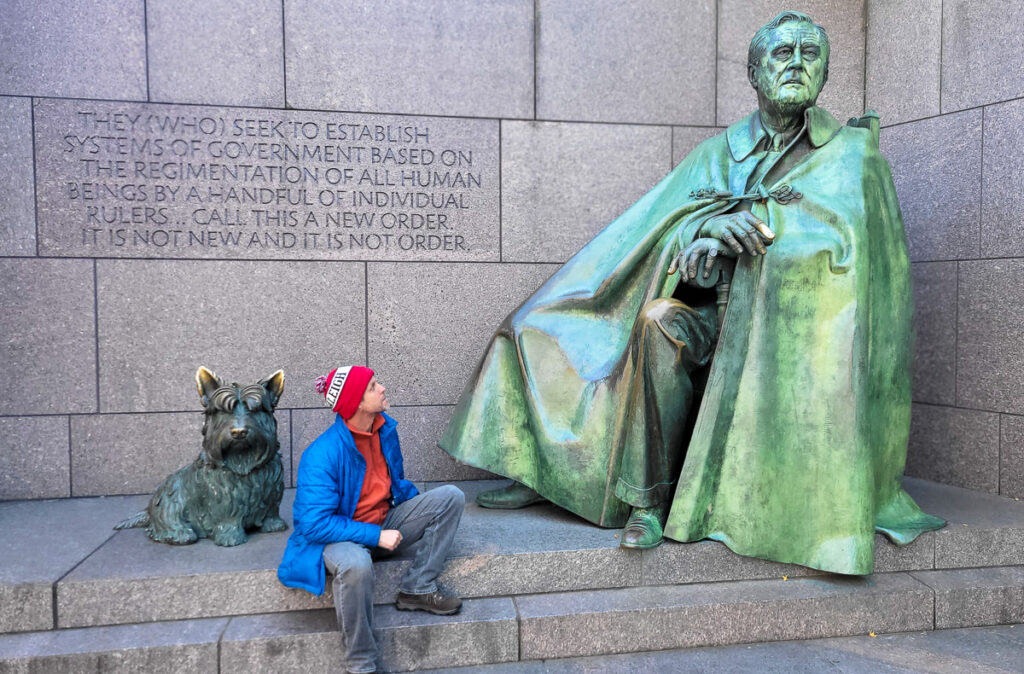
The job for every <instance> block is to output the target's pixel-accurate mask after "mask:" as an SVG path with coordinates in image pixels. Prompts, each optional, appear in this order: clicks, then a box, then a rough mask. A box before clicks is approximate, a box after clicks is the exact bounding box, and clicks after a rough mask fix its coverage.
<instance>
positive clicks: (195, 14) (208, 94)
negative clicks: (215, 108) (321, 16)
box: [146, 0, 284, 107]
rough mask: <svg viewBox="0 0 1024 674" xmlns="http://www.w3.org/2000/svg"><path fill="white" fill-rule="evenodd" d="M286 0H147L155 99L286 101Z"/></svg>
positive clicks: (281, 104)
mask: <svg viewBox="0 0 1024 674" xmlns="http://www.w3.org/2000/svg"><path fill="white" fill-rule="evenodd" d="M282 11H283V4H282V3H281V2H279V0H228V1H227V2H213V3H211V2H203V0H147V3H146V21H147V24H148V33H147V35H148V39H149V91H150V98H151V100H154V101H173V102H175V103H217V104H222V105H261V106H268V107H284V54H283V49H284V46H283V44H282V40H283V39H284V38H283V34H282V31H281V23H282V20H283V17H282V16H281V12H282Z"/></svg>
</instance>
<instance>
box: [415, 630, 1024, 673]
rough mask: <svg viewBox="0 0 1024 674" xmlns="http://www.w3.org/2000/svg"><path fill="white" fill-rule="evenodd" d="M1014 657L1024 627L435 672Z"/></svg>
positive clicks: (861, 665)
mask: <svg viewBox="0 0 1024 674" xmlns="http://www.w3.org/2000/svg"><path fill="white" fill-rule="evenodd" d="M1022 661H1024V630H1021V629H1015V628H1014V626H1013V625H1010V626H1008V627H986V628H975V629H958V630H932V631H926V632H913V633H905V634H879V635H877V636H876V637H872V636H869V635H861V636H856V637H834V638H831V639H806V640H802V641H782V642H768V643H759V644H740V645H735V646H715V647H705V648H686V649H676V650H668V651H654V652H646V653H629V654H620V655H598V656H591V657H581V658H562V659H558V660H531V661H529V662H517V663H513V664H504V665H490V666H487V665H484V666H480V667H469V668H461V669H444V670H436V672H435V674H506V673H508V674H511V673H515V674H582V673H583V672H586V674H619V673H620V672H715V673H716V674H749V673H750V672H771V673H772V674H782V673H783V672H785V673H786V674H820V673H821V672H832V671H834V672H843V673H844V674H919V673H920V672H922V671H929V672H944V673H949V674H952V673H954V672H957V673H959V672H979V673H980V672H986V673H991V674H1002V673H1003V672H1007V671H1010V670H1009V669H1007V668H1008V667H1011V668H1012V667H1013V664H1012V663H1016V662H1022ZM1008 663H1009V664H1008ZM1017 671H1019V669H1018V670H1017Z"/></svg>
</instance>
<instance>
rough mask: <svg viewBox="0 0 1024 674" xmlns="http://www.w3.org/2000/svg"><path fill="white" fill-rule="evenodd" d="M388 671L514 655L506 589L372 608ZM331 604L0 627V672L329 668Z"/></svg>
mask: <svg viewBox="0 0 1024 674" xmlns="http://www.w3.org/2000/svg"><path fill="white" fill-rule="evenodd" d="M375 631H376V636H377V643H378V645H379V646H380V650H381V662H382V664H383V665H384V667H385V668H386V669H387V670H389V671H412V670H418V669H423V668H428V667H429V668H434V667H459V666H463V665H476V664H485V663H500V662H514V661H516V660H517V659H518V655H519V641H518V639H519V630H518V624H517V621H516V613H515V607H514V605H513V603H512V600H511V599H508V598H497V599H476V600H469V601H466V602H465V603H464V605H463V609H462V611H461V612H460V613H459V614H458V615H455V616H451V617H440V616H433V615H430V614H427V613H423V612H419V611H417V612H408V611H398V610H396V609H395V608H394V607H391V606H378V607H376V609H375ZM342 669H343V667H342V649H341V637H340V635H339V633H338V631H337V627H336V618H335V616H334V611H333V610H312V611H293V612H288V613H273V614H265V615H254V616H241V617H235V618H215V619H204V620H179V621H168V622H152V623H143V624H138V625H113V626H103V627H83V628H74V629H59V630H47V631H42V632H26V633H21V634H6V635H0V672H4V673H5V674H15V673H17V674H21V673H22V672H24V673H26V674H27V673H30V672H46V673H47V674H55V673H60V672H68V673H69V674H71V673H76V674H77V673H78V672H86V671H95V672H104V673H105V674H106V673H109V672H146V673H147V674H165V673H171V672H181V673H189V674H191V673H194V672H218V671H219V672H220V673H221V674H251V673H254V672H268V673H269V672H275V673H277V672H281V673H284V672H303V673H305V672H337V671H341V670H342Z"/></svg>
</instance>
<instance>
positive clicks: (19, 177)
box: [0, 28, 36, 256]
mask: <svg viewBox="0 0 1024 674" xmlns="http://www.w3.org/2000/svg"><path fill="white" fill-rule="evenodd" d="M2 30H3V29H2V28H0V31H2ZM0 49H3V47H2V46H0ZM32 162H33V157H32V104H31V102H30V101H29V99H27V98H8V97H0V184H2V185H3V186H4V189H3V191H2V192H0V255H3V256H15V255H35V254H36V203H35V191H34V190H35V176H34V175H33V164H32Z"/></svg>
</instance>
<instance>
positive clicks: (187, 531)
mask: <svg viewBox="0 0 1024 674" xmlns="http://www.w3.org/2000/svg"><path fill="white" fill-rule="evenodd" d="M146 533H147V534H148V535H149V537H150V538H151V539H153V540H154V541H156V542H157V543H167V544H169V545H190V544H192V543H195V542H196V541H197V540H198V539H199V536H198V535H197V534H196V532H195V530H193V529H192V527H188V526H185V527H175V528H173V529H164V528H160V529H154V528H152V527H149V528H147V529H146Z"/></svg>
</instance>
